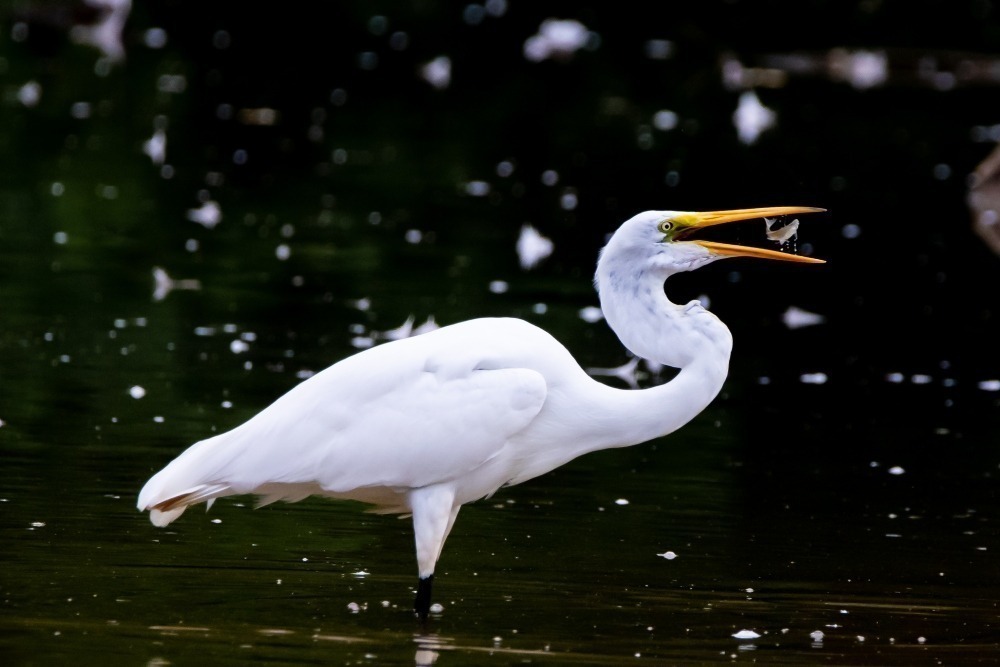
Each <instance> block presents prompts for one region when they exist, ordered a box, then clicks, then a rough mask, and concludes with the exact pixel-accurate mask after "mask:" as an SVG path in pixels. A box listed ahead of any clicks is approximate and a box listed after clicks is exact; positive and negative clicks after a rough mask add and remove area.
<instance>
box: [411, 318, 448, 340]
mask: <svg viewBox="0 0 1000 667" xmlns="http://www.w3.org/2000/svg"><path fill="white" fill-rule="evenodd" d="M440 328H441V325H439V324H438V323H437V322H436V321H435V320H434V316H433V315H428V316H427V319H426V320H424V323H423V324H421V325H418V326H416V327H414V328H413V331H412V332H411V333H410V335H411V336H419V335H420V334H425V333H427V332H428V331H434V330H435V329H440Z"/></svg>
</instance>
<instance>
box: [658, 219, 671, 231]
mask: <svg viewBox="0 0 1000 667" xmlns="http://www.w3.org/2000/svg"><path fill="white" fill-rule="evenodd" d="M673 228H674V223H673V222H671V221H670V220H664V221H663V222H661V223H660V231H661V232H663V233H664V234H666V233H667V232H669V231H670V230H671V229H673Z"/></svg>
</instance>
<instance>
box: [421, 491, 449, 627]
mask: <svg viewBox="0 0 1000 667" xmlns="http://www.w3.org/2000/svg"><path fill="white" fill-rule="evenodd" d="M454 504H455V492H454V490H453V489H451V488H448V487H443V486H429V487H424V488H422V489H417V490H415V491H413V492H411V493H410V508H411V509H412V510H413V537H414V540H415V542H416V546H417V568H418V574H419V579H418V581H417V596H416V599H415V600H414V604H413V611H414V612H416V614H417V616H419V617H420V618H421V620H426V619H427V614H428V613H430V609H431V587H432V585H433V583H434V566H435V565H436V564H437V560H438V558H439V557H440V555H441V548H442V547H443V546H444V541H445V538H447V537H448V532H449V531H450V530H451V527H452V525H454V523H455V517H456V516H457V515H458V509H457V508H456V507H455V506H454Z"/></svg>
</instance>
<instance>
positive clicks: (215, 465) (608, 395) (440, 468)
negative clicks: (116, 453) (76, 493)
mask: <svg viewBox="0 0 1000 667" xmlns="http://www.w3.org/2000/svg"><path fill="white" fill-rule="evenodd" d="M822 210H823V209H818V208H807V207H798V206H780V207H769V208H751V209H738V210H729V211H711V212H703V213H695V212H682V211H647V212H645V213H640V214H639V215H636V216H635V217H633V218H631V219H630V220H628V221H626V222H625V223H624V224H622V226H621V227H620V228H619V229H618V230H617V231H616V232H615V233H614V235H613V236H612V237H611V239H610V240H609V241H608V243H607V245H606V246H605V247H604V249H603V250H602V251H601V254H600V259H599V261H598V263H597V274H596V277H595V283H596V286H597V288H598V292H599V294H600V301H601V308H602V309H603V311H604V316H605V318H606V319H607V322H608V324H609V325H610V326H611V328H612V329H613V330H614V331H615V333H616V334H617V335H618V337H619V339H620V340H621V342H622V343H623V344H624V345H625V347H627V348H628V349H629V350H631V351H632V352H633V353H634V354H635V355H637V356H639V357H643V358H645V359H649V360H652V361H654V362H656V363H659V364H665V365H667V366H672V367H674V368H678V369H680V370H679V372H678V374H677V375H676V377H674V378H673V379H672V380H671V381H669V382H667V383H665V384H662V385H659V386H654V387H651V388H649V389H642V390H627V389H618V388H614V387H610V386H608V385H605V384H602V383H600V382H598V381H596V380H594V379H592V378H591V377H590V376H588V374H587V373H586V372H585V371H584V370H583V369H582V368H581V367H580V366H579V364H577V363H576V361H574V359H573V357H572V356H571V355H570V353H569V351H568V350H567V349H566V348H565V347H563V346H562V345H561V344H560V343H559V342H558V341H556V340H555V338H553V337H552V336H551V335H549V334H548V333H546V332H545V331H543V330H542V329H540V328H538V327H536V326H534V325H532V324H529V323H528V322H525V321H523V320H519V319H513V318H482V319H474V320H469V321H466V322H460V323H458V324H452V325H450V326H445V327H441V328H439V329H436V330H434V331H431V332H429V333H426V334H423V335H420V336H415V337H412V338H405V339H400V340H395V341H392V342H388V343H385V344H382V345H379V346H377V347H373V348H370V349H367V350H364V351H362V352H359V353H357V354H355V355H353V356H351V357H348V358H346V359H344V360H342V361H340V362H338V363H336V364H334V365H333V366H331V367H330V368H327V369H326V370H324V371H322V372H320V373H317V374H316V375H314V376H312V377H311V378H309V379H307V380H305V381H304V382H302V383H301V384H299V385H297V386H296V387H294V388H293V389H291V390H290V391H289V392H288V393H286V394H285V395H284V396H282V397H280V398H279V399H278V400H277V401H275V402H274V403H273V404H272V405H271V406H269V407H268V408H266V409H264V410H263V411H262V412H260V413H259V414H257V415H256V416H254V417H253V418H252V419H250V420H249V421H247V422H245V423H244V424H242V425H240V426H237V427H236V428H234V429H232V430H231V431H228V432H226V433H222V434H220V435H216V436H214V437H212V438H208V439H207V440H202V441H201V442H198V443H195V444H194V445H192V446H191V447H190V448H188V449H187V450H186V451H184V452H183V453H181V454H180V456H178V457H177V458H176V459H174V460H173V461H172V462H171V463H170V464H169V465H167V466H166V467H165V468H164V469H163V470H161V471H160V472H158V473H156V474H155V475H154V476H153V477H152V478H151V479H150V480H149V481H148V482H147V483H146V485H145V486H144V487H143V488H142V491H140V493H139V503H138V506H139V509H140V510H149V511H150V520H151V521H152V522H153V524H154V525H157V526H165V525H167V524H168V523H170V522H171V521H173V520H174V519H176V518H177V517H178V516H180V515H181V513H183V512H184V510H185V508H187V507H188V506H189V505H193V504H195V503H200V502H207V503H208V504H209V505H211V503H212V502H213V501H214V500H215V499H216V498H219V497H222V496H230V495H235V494H257V495H258V496H260V499H261V504H267V503H271V502H274V501H277V500H284V501H288V502H294V501H297V500H301V499H303V498H305V497H306V496H309V495H320V496H326V497H328V498H347V499H352V500H358V501H362V502H364V503H370V504H371V505H373V506H374V507H373V509H372V511H375V512H380V513H391V514H403V515H406V514H411V515H412V517H413V532H414V536H415V541H416V552H417V565H418V574H419V579H418V585H417V593H416V600H415V604H414V609H415V611H416V613H417V614H418V615H419V616H420V617H421V618H422V619H426V617H427V614H428V611H429V609H430V601H431V585H432V582H433V579H434V567H435V564H436V563H437V561H438V557H439V556H440V555H441V549H442V547H443V545H444V542H445V539H446V538H447V537H448V533H449V532H450V531H451V528H452V526H453V525H454V523H455V518H456V517H457V516H458V510H459V509H460V508H461V507H462V505H463V504H465V503H468V502H472V501H474V500H478V499H480V498H484V497H486V496H489V495H491V494H492V493H494V492H495V491H497V490H498V489H499V488H500V487H502V486H510V485H513V484H520V483H521V482H524V481H526V480H529V479H532V478H533V477H537V476H539V475H542V474H544V473H546V472H549V471H550V470H553V469H554V468H557V467H558V466H561V465H563V464H564V463H566V462H568V461H570V460H572V459H575V458H576V457H578V456H580V455H582V454H586V453H588V452H593V451H597V450H601V449H608V448H611V447H626V446H629V445H635V444H639V443H641V442H645V441H647V440H651V439H653V438H657V437H660V436H663V435H666V434H668V433H671V432H672V431H674V430H676V429H678V428H680V427H681V426H683V425H684V424H686V423H687V422H688V421H689V420H691V419H692V418H693V417H694V416H695V415H697V414H698V413H699V412H701V411H702V410H703V409H704V408H705V407H706V406H707V405H708V404H709V403H710V402H711V401H712V400H713V399H714V398H715V396H716V394H718V392H719V390H720V389H721V388H722V384H723V382H724V380H725V379H726V375H727V373H728V368H729V354H730V351H731V349H732V343H733V339H732V335H731V334H730V333H729V329H728V328H727V327H726V325H725V324H723V323H722V321H721V320H719V319H718V318H717V317H716V316H715V315H713V314H711V313H709V312H708V311H707V310H705V308H703V307H702V305H701V304H700V303H699V302H698V301H691V302H690V303H687V304H685V305H677V304H674V303H672V302H671V301H670V300H668V299H667V297H666V295H665V293H664V290H663V284H664V281H665V280H666V279H667V278H668V277H670V276H671V275H672V274H674V273H677V272H680V271H691V270H694V269H697V268H699V267H701V266H704V265H706V264H709V263H710V262H714V261H716V260H718V259H722V258H726V257H740V256H743V257H761V258H766V259H780V260H788V261H794V262H822V260H818V259H813V258H811V257H804V256H799V255H793V254H787V253H782V252H778V251H775V250H766V249H761V248H752V247H747V246H739V245H730V244H725V243H716V242H711V241H704V240H693V239H691V240H684V239H686V238H687V237H688V235H689V234H690V233H691V232H693V231H695V230H697V229H699V228H703V227H708V226H710V225H717V224H721V223H727V222H733V221H738V220H747V219H751V218H761V217H773V216H783V215H792V214H799V213H812V212H817V211H822Z"/></svg>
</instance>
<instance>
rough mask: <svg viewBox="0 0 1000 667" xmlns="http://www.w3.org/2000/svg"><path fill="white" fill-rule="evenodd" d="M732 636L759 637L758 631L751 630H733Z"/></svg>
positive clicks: (738, 637) (739, 637)
mask: <svg viewBox="0 0 1000 667" xmlns="http://www.w3.org/2000/svg"><path fill="white" fill-rule="evenodd" d="M733 637H734V638H735V639H757V638H759V637H760V633H758V632H754V631H753V630H740V631H739V632H734V633H733Z"/></svg>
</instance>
